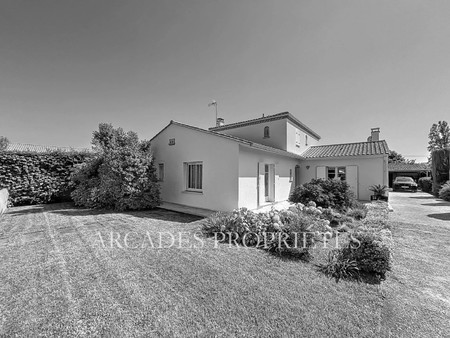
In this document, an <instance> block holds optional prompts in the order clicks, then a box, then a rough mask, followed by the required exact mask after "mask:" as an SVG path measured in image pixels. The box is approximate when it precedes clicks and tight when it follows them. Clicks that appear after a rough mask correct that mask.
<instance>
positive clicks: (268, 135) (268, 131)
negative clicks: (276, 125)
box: [264, 126, 270, 138]
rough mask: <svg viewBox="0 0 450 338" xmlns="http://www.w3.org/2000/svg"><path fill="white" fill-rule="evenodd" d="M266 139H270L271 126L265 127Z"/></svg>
mask: <svg viewBox="0 0 450 338" xmlns="http://www.w3.org/2000/svg"><path fill="white" fill-rule="evenodd" d="M264 138H270V128H269V126H265V127H264Z"/></svg>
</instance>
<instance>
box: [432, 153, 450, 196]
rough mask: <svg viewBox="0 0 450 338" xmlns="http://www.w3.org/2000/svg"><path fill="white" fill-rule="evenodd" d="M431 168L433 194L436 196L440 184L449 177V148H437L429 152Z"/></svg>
mask: <svg viewBox="0 0 450 338" xmlns="http://www.w3.org/2000/svg"><path fill="white" fill-rule="evenodd" d="M431 170H432V175H433V194H434V195H436V196H437V195H438V193H439V190H440V189H441V187H442V185H443V184H444V183H445V182H447V181H448V180H449V179H450V177H449V175H450V172H449V171H450V149H439V150H435V151H433V152H432V153H431Z"/></svg>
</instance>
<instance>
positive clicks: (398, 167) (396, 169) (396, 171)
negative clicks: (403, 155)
mask: <svg viewBox="0 0 450 338" xmlns="http://www.w3.org/2000/svg"><path fill="white" fill-rule="evenodd" d="M388 170H389V187H391V188H392V182H393V181H394V180H395V178H396V177H398V176H406V177H411V178H412V179H413V180H414V181H416V182H417V181H418V180H419V178H421V177H429V176H431V167H430V166H429V165H428V163H412V164H409V163H389V164H388Z"/></svg>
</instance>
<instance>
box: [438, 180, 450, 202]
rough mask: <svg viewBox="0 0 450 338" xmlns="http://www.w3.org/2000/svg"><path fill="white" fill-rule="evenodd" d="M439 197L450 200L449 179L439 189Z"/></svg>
mask: <svg viewBox="0 0 450 338" xmlns="http://www.w3.org/2000/svg"><path fill="white" fill-rule="evenodd" d="M439 198H442V199H443V200H444V201H450V181H447V183H445V184H444V185H443V186H442V188H441V190H439Z"/></svg>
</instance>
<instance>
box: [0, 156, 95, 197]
mask: <svg viewBox="0 0 450 338" xmlns="http://www.w3.org/2000/svg"><path fill="white" fill-rule="evenodd" d="M89 156H90V155H89V154H88V153H81V152H73V153H65V152H58V151H56V152H49V153H33V152H10V151H6V152H1V153H0V187H5V188H7V189H8V190H9V192H10V202H11V205H12V206H20V205H27V204H42V203H53V202H65V201H71V198H70V193H71V190H72V188H71V185H70V176H71V173H72V171H73V170H74V168H75V167H76V166H77V165H79V164H80V163H83V162H84V161H86V159H87V158H89Z"/></svg>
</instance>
